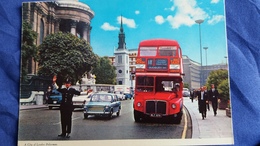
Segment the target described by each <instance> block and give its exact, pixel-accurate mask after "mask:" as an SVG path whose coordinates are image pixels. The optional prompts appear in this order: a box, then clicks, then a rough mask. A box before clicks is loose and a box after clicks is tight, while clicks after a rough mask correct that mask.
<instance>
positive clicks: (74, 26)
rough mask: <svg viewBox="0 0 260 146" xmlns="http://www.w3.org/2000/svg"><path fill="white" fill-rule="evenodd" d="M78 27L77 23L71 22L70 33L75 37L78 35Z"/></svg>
mask: <svg viewBox="0 0 260 146" xmlns="http://www.w3.org/2000/svg"><path fill="white" fill-rule="evenodd" d="M76 26H77V21H75V20H71V22H70V33H72V34H73V35H76Z"/></svg>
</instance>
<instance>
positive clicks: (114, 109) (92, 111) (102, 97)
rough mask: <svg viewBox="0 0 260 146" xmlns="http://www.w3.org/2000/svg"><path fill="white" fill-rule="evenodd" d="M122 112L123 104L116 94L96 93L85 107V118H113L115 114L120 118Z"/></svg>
mask: <svg viewBox="0 0 260 146" xmlns="http://www.w3.org/2000/svg"><path fill="white" fill-rule="evenodd" d="M120 110H121V102H120V101H119V99H118V97H117V96H116V95H115V94H112V93H94V94H92V95H91V98H90V101H89V102H88V103H87V104H85V106H84V118H85V119H86V118H88V116H89V115H95V116H107V117H108V118H112V116H113V113H116V115H117V116H119V114H120Z"/></svg>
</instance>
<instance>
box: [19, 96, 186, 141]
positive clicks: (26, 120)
mask: <svg viewBox="0 0 260 146" xmlns="http://www.w3.org/2000/svg"><path fill="white" fill-rule="evenodd" d="M132 104H133V100H125V101H122V110H121V115H120V116H119V117H116V115H114V117H113V118H112V119H107V118H103V117H89V118H88V119H84V118H83V113H82V111H81V110H76V111H74V112H73V126H72V134H71V138H70V140H113V139H180V138H181V137H182V136H183V129H184V127H185V116H183V120H182V123H181V124H164V123H160V122H156V121H153V122H149V123H135V122H134V118H133V107H132ZM59 116H60V115H59V110H58V109H54V110H48V109H47V108H41V109H31V110H21V111H20V125H19V137H18V139H19V140H63V139H60V138H58V137H57V135H58V134H60V133H61V131H60V119H59ZM188 120H189V117H188ZM186 128H187V129H188V132H187V138H191V125H190V124H188V127H186Z"/></svg>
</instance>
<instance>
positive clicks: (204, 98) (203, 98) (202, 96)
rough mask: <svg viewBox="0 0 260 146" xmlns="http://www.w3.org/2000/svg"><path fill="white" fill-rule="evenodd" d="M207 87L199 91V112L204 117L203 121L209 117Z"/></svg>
mask: <svg viewBox="0 0 260 146" xmlns="http://www.w3.org/2000/svg"><path fill="white" fill-rule="evenodd" d="M205 90H206V87H205V86H203V87H201V90H200V91H198V94H197V95H198V104H199V112H200V113H201V115H202V119H203V120H204V118H206V115H207V108H206V103H207V102H208V94H207V92H205Z"/></svg>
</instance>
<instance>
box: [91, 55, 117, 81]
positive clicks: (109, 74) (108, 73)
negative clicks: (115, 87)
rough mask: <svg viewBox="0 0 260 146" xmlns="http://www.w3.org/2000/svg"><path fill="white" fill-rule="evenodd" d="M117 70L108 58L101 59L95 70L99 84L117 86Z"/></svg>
mask: <svg viewBox="0 0 260 146" xmlns="http://www.w3.org/2000/svg"><path fill="white" fill-rule="evenodd" d="M115 70H116V68H115V67H114V66H113V65H112V64H111V61H110V60H109V58H108V57H106V56H105V57H101V58H100V59H99V62H98V65H97V67H96V68H94V69H93V74H95V75H96V83H97V84H116V73H115Z"/></svg>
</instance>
